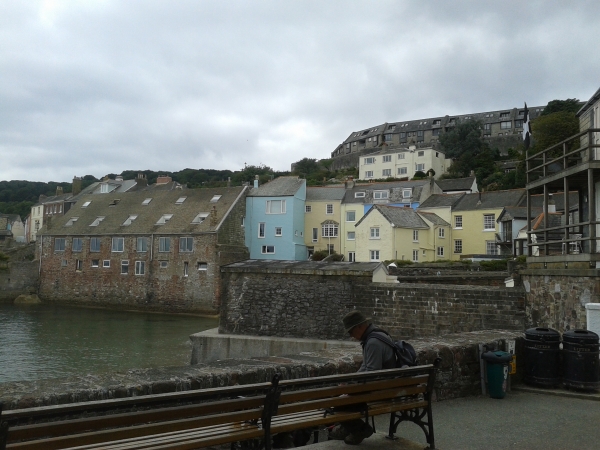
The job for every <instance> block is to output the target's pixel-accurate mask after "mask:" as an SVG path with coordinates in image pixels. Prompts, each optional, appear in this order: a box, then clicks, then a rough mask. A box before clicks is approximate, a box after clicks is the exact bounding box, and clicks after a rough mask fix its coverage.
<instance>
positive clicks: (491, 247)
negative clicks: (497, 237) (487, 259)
mask: <svg viewBox="0 0 600 450" xmlns="http://www.w3.org/2000/svg"><path fill="white" fill-rule="evenodd" d="M485 254H486V255H497V254H498V246H497V245H496V241H485Z"/></svg>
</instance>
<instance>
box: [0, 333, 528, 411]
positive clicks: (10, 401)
mask: <svg viewBox="0 0 600 450" xmlns="http://www.w3.org/2000/svg"><path fill="white" fill-rule="evenodd" d="M510 340H514V341H516V353H517V376H518V375H519V374H520V372H522V369H521V367H520V365H519V363H520V362H521V361H523V358H522V356H521V355H522V349H523V345H522V344H523V333H522V332H515V331H506V330H491V331H478V332H472V333H461V334H453V335H447V336H440V337H432V338H423V339H415V340H413V341H411V343H412V344H413V345H414V347H415V349H416V350H417V352H418V356H419V363H420V364H428V363H433V361H434V360H435V358H437V357H440V358H441V359H442V361H441V365H440V370H439V371H438V374H437V379H436V383H435V388H434V395H435V399H436V400H445V399H451V398H457V397H464V396H469V395H478V394H480V393H481V379H480V369H479V367H480V366H479V360H480V358H479V357H480V355H479V350H478V344H486V345H488V346H489V347H490V348H497V349H506V347H505V345H506V342H507V341H510ZM361 361H362V353H361V349H360V345H359V344H358V343H356V345H355V346H354V348H348V347H344V348H340V347H337V348H332V349H328V350H322V351H318V352H302V353H301V354H298V355H287V356H270V357H260V358H247V359H229V360H223V361H218V362H212V363H210V365H207V364H197V365H194V366H183V367H165V368H157V369H134V370H129V371H127V372H122V373H112V374H98V375H86V376H79V377H72V378H69V379H54V380H40V381H35V382H13V383H2V384H0V402H3V403H4V409H21V408H33V407H40V406H49V405H58V404H66V403H75V402H85V401H93V400H106V399H112V398H124V397H131V396H139V395H148V394H161V393H167V392H177V391H187V390H191V389H207V388H214V387H220V386H232V385H236V384H250V383H262V382H266V381H270V380H271V379H272V377H273V375H274V374H275V373H281V374H282V375H283V378H284V379H293V378H304V377H316V376H324V375H333V374H338V373H352V372H355V371H356V370H357V369H358V367H359V366H360V363H361ZM513 381H515V382H516V381H518V379H515V378H513Z"/></svg>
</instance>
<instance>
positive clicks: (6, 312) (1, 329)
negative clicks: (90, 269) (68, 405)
mask: <svg viewBox="0 0 600 450" xmlns="http://www.w3.org/2000/svg"><path fill="white" fill-rule="evenodd" d="M216 326H218V320H217V319H212V318H203V317H198V316H191V315H170V314H154V313H141V312H127V311H113V310H107V309H96V308H78V307H72V306H54V305H52V306H50V305H12V304H0V383H5V382H11V381H12V382H14V381H35V380H40V379H48V378H62V377H68V376H84V375H88V374H100V373H109V372H118V371H124V370H128V369H135V368H152V367H163V366H182V365H187V364H189V363H190V358H191V343H190V340H189V336H190V335H191V334H193V333H197V332H199V331H204V330H207V329H210V328H215V327H216Z"/></svg>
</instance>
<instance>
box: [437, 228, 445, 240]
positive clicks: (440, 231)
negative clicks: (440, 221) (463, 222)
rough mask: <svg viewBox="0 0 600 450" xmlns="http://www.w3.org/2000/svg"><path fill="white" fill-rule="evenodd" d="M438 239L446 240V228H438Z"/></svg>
mask: <svg viewBox="0 0 600 450" xmlns="http://www.w3.org/2000/svg"><path fill="white" fill-rule="evenodd" d="M438 237H439V238H440V239H444V238H445V237H446V229H445V228H444V227H440V228H438Z"/></svg>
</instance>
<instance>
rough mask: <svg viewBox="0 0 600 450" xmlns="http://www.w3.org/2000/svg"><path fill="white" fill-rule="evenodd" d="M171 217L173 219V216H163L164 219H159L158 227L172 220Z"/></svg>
mask: <svg viewBox="0 0 600 450" xmlns="http://www.w3.org/2000/svg"><path fill="white" fill-rule="evenodd" d="M171 217H173V214H163V215H162V217H161V218H160V219H158V222H156V225H164V224H165V223H167V222H168V221H169V220H171Z"/></svg>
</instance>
